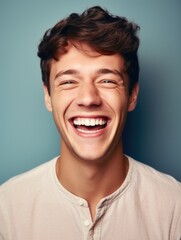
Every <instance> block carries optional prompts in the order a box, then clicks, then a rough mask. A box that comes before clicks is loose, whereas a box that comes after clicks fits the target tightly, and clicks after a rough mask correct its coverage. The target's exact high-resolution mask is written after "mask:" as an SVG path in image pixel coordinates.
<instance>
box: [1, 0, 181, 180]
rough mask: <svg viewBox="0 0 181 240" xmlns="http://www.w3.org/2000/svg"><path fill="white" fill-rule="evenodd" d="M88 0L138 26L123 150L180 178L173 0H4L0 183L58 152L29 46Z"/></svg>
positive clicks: (180, 32)
mask: <svg viewBox="0 0 181 240" xmlns="http://www.w3.org/2000/svg"><path fill="white" fill-rule="evenodd" d="M93 5H101V6H103V7H106V8H107V9H108V10H110V11H111V12H112V13H114V14H118V15H123V16H127V18H128V19H130V20H133V21H136V22H137V23H138V24H139V25H140V26H141V32H140V38H141V47H140V51H139V56H140V65H141V74H140V97H139V102H138V106H137V109H136V111H135V112H133V113H130V114H129V116H128V123H127V125H126V130H125V133H124V145H125V152H126V153H127V154H129V155H131V156H133V157H134V158H136V159H138V160H140V161H141V162H144V163H147V164H149V165H151V166H153V167H155V168H157V169H158V170H160V171H162V172H165V173H168V174H171V175H173V176H174V177H176V178H177V179H178V180H181V140H180V138H181V127H180V124H181V107H180V103H181V74H180V69H181V62H180V56H181V48H180V43H181V27H180V24H181V1H180V0H169V1H167V0H164V1H162V0H154V1H145V0H142V1H141V0H113V1H110V0H100V1H95V0H92V1H88V0H85V1H81V0H76V1H73V0H66V1H61V0H52V1H48V0H31V1H23V0H16V1H10V0H6V1H1V2H0V83H1V85H0V86H1V87H0V104H1V111H0V183H2V182H4V181H5V180H7V179H8V178H10V177H12V176H14V175H16V174H19V173H21V172H24V171H26V170H28V169H31V168H33V167H35V166H37V165H39V164H40V163H43V162H45V161H47V160H49V159H51V158H53V157H54V156H56V155H58V154H59V136H58V133H57V131H56V128H55V126H54V123H53V120H52V116H51V114H50V113H48V112H47V111H46V109H45V107H44V99H43V91H42V83H41V76H40V69H39V59H38V58H37V57H36V52H37V45H38V43H39V40H40V38H41V37H42V35H43V33H44V31H45V30H46V29H47V28H49V27H51V26H52V25H54V24H55V23H56V22H57V21H58V20H59V19H60V18H62V17H65V16H67V15H68V14H69V13H71V12H82V11H83V10H84V9H85V8H87V7H90V6H93Z"/></svg>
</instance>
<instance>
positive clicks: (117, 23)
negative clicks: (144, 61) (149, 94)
mask: <svg viewBox="0 0 181 240" xmlns="http://www.w3.org/2000/svg"><path fill="white" fill-rule="evenodd" d="M138 29H139V27H138V26H137V25H136V24H134V23H131V22H128V21H127V19H126V18H123V17H119V16H113V15H111V14H109V13H108V12H107V11H106V10H103V9H102V8H101V7H98V6H96V7H92V8H89V9H88V10H86V11H85V12H83V13H82V14H80V15H79V14H76V13H72V14H71V15H70V16H69V17H67V18H65V19H63V20H61V21H60V22H58V23H57V24H56V25H55V26H54V27H53V28H51V29H49V30H48V31H47V32H46V33H45V35H44V37H43V39H42V41H41V43H40V44H39V49H38V56H39V57H40V59H41V71H42V80H43V82H44V84H45V86H47V88H48V91H49V93H50V83H49V77H50V69H51V61H52V60H53V59H54V60H57V61H58V59H59V57H60V56H61V54H63V53H65V52H66V47H67V46H68V44H69V43H71V44H73V45H75V46H76V43H86V44H87V45H89V46H90V47H91V48H92V49H95V51H97V52H99V53H101V54H104V55H112V54H115V53H118V54H120V55H121V56H122V57H123V58H124V60H125V64H126V71H127V74H128V76H129V92H130V93H131V91H132V89H133V87H134V86H135V84H136V82H137V81H138V77H139V63H138V56H137V50H138V46H139V39H138V37H137V35H136V34H137V31H138Z"/></svg>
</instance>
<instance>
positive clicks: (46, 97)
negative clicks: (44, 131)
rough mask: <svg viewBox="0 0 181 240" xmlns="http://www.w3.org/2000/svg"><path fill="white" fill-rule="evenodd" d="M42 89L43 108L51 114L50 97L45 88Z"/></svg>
mask: <svg viewBox="0 0 181 240" xmlns="http://www.w3.org/2000/svg"><path fill="white" fill-rule="evenodd" d="M43 89H44V98H45V106H46V108H47V110H48V111H49V112H52V103H51V97H50V94H49V92H48V89H47V86H45V85H43Z"/></svg>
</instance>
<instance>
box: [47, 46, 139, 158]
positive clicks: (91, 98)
mask: <svg viewBox="0 0 181 240" xmlns="http://www.w3.org/2000/svg"><path fill="white" fill-rule="evenodd" d="M67 50H68V51H67V52H66V53H65V54H63V55H61V56H60V58H59V61H54V60H53V61H52V64H51V72H50V95H49V94H48V91H47V88H46V87H45V103H46V106H47V108H48V110H49V111H52V112H53V116H54V120H55V123H56V126H57V128H58V130H59V132H60V135H61V141H62V148H61V151H62V155H64V156H67V157H71V156H72V157H76V158H78V159H83V160H86V161H95V160H101V159H105V158H106V157H108V156H109V158H110V157H113V156H114V155H115V154H117V152H119V149H120V147H121V135H122V130H123V127H124V123H125V119H126V115H127V111H131V110H133V109H134V107H135V105H136V99H137V94H138V87H137V86H136V87H135V89H134V90H133V93H132V95H131V96H129V93H128V81H129V80H128V76H127V73H126V72H125V67H124V60H123V58H122V57H121V56H120V55H118V54H114V55H100V54H99V53H97V52H95V51H94V50H93V49H91V48H90V47H89V46H88V45H86V44H81V45H79V46H78V48H76V47H74V46H73V45H69V47H68V48H67Z"/></svg>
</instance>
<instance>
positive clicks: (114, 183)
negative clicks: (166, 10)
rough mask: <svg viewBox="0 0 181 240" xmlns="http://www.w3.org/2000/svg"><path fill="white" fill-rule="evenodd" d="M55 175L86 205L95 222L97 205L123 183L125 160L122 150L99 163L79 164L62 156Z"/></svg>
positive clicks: (126, 165)
mask: <svg viewBox="0 0 181 240" xmlns="http://www.w3.org/2000/svg"><path fill="white" fill-rule="evenodd" d="M56 171H57V177H58V179H59V181H60V182H61V184H62V185H63V186H64V187H65V188H66V189H67V190H68V191H70V192H71V193H73V194H74V195H76V196H78V197H81V198H84V199H85V200H86V201H87V202H88V204H89V208H90V212H91V215H92V218H93V219H94V216H95V211H96V205H97V204H98V202H99V201H100V200H101V199H102V198H104V197H106V196H108V195H110V194H111V193H113V192H114V191H115V190H117V189H118V188H119V187H120V186H121V184H122V183H123V181H124V179H125V177H126V175H127V171H128V160H127V158H126V157H125V156H124V155H123V154H122V148H121V149H120V148H119V151H117V153H116V154H115V153H114V157H111V158H110V159H109V160H105V161H104V160H103V161H99V162H92V161H91V162H89V161H80V160H77V159H75V158H73V157H72V156H67V154H66V155H65V154H63V153H62V156H61V157H60V158H59V159H58V161H57V165H56Z"/></svg>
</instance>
